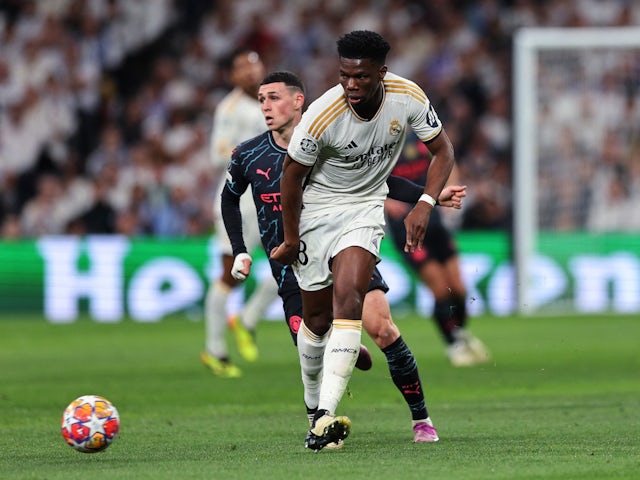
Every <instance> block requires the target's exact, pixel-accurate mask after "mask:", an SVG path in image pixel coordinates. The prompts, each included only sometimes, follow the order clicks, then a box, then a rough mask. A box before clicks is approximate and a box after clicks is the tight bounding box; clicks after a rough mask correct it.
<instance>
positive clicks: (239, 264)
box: [231, 253, 253, 281]
mask: <svg viewBox="0 0 640 480" xmlns="http://www.w3.org/2000/svg"><path fill="white" fill-rule="evenodd" d="M252 263H253V259H252V258H251V255H249V254H248V253H239V254H238V255H236V258H234V259H233V267H231V276H232V277H233V278H235V279H236V280H240V281H244V280H246V279H247V277H248V276H249V273H250V272H251V264H252Z"/></svg>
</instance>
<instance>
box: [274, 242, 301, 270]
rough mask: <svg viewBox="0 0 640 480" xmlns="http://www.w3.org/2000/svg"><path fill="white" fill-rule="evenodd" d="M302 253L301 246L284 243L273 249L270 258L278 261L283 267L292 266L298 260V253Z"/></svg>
mask: <svg viewBox="0 0 640 480" xmlns="http://www.w3.org/2000/svg"><path fill="white" fill-rule="evenodd" d="M299 251H300V244H299V243H298V244H295V245H294V244H290V243H286V242H283V243H281V244H280V245H278V246H277V247H274V248H273V249H271V252H270V254H269V258H272V259H274V260H277V261H278V262H280V263H282V264H283V265H291V264H292V263H294V262H295V261H296V260H298V252H299Z"/></svg>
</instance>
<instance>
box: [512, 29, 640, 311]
mask: <svg viewBox="0 0 640 480" xmlns="http://www.w3.org/2000/svg"><path fill="white" fill-rule="evenodd" d="M545 55H546V57H545ZM554 55H556V56H555V57H554ZM625 55H630V56H631V57H630V58H631V59H632V61H631V62H628V61H626V60H627V59H625V58H624V56H625ZM621 58H622V60H620V59H621ZM639 58H640V28H638V27H620V28H523V29H521V30H519V31H518V32H517V33H516V35H515V39H514V49H513V118H514V122H515V126H514V127H515V128H514V143H513V154H514V181H513V200H514V210H513V211H514V217H513V220H514V223H513V225H514V229H513V242H514V243H513V248H514V251H513V253H514V267H515V297H516V298H515V302H516V305H515V309H514V310H516V311H517V312H518V313H520V314H523V315H530V314H532V313H534V312H537V311H538V306H539V305H540V302H539V301H538V299H537V298H536V293H535V291H536V288H537V287H536V285H535V284H534V283H535V282H536V281H538V282H539V281H540V278H539V277H537V278H536V273H535V272H534V271H533V270H534V259H535V257H536V255H537V253H538V238H539V233H540V231H541V230H547V231H548V232H549V231H551V232H553V231H555V232H558V231H560V232H566V231H569V230H570V231H581V232H589V226H588V225H585V224H582V225H580V222H575V221H569V222H564V223H563V221H562V220H558V221H557V222H556V223H555V224H554V223H553V222H547V223H546V224H545V221H544V220H542V223H541V210H544V209H543V208H542V207H541V201H543V200H544V198H543V197H545V196H547V195H551V194H553V193H554V192H551V191H549V190H550V189H549V188H548V187H549V185H550V184H552V179H551V180H549V181H547V180H548V179H549V177H553V175H555V174H556V173H557V174H562V170H561V169H562V168H563V167H562V165H563V163H562V162H563V158H562V157H561V156H560V157H559V158H558V157H556V158H555V159H547V162H548V163H549V164H553V169H556V168H557V170H552V171H551V172H548V174H547V176H546V177H545V178H546V179H547V180H541V177H540V168H541V160H540V159H541V155H542V158H544V152H541V149H544V145H543V146H541V141H544V138H542V140H541V136H542V137H544V133H545V132H544V131H543V130H544V129H548V130H551V131H552V134H553V129H554V128H563V126H562V125H559V124H553V122H549V123H546V122H544V121H541V118H543V116H544V115H545V113H544V112H543V111H541V109H542V108H545V107H547V108H548V107H551V108H556V110H560V111H561V110H562V108H564V106H566V105H571V103H570V101H569V100H570V99H569V100H568V99H566V98H565V99H564V100H565V103H564V104H563V105H559V104H558V103H555V102H560V100H559V99H557V98H556V97H554V95H555V94H556V93H557V92H559V91H562V92H564V91H565V90H567V89H569V90H571V89H574V85H572V84H571V83H570V82H584V84H583V85H582V86H581V87H580V89H582V91H586V90H588V89H589V88H592V86H593V85H592V84H594V83H598V82H599V83H600V84H599V87H598V88H602V82H601V80H602V79H599V80H593V79H590V78H589V77H588V76H589V75H591V74H593V75H594V78H595V76H597V75H598V73H599V72H598V70H599V69H600V70H606V69H607V67H606V66H608V65H610V64H611V63H612V61H613V63H615V62H616V61H619V63H621V65H622V67H624V66H625V65H626V64H627V63H631V64H632V65H633V66H634V67H635V68H637V67H638V65H640V62H639V61H638V59H639ZM616 59H618V60H616ZM625 61H626V63H625ZM545 62H546V63H545ZM586 62H590V63H589V64H587V63H586ZM603 66H605V67H604V68H603ZM560 70H562V75H564V76H565V77H567V78H566V80H567V82H568V83H567V85H559V83H562V81H560V82H557V81H556V80H557V78H559V77H560V75H556V76H555V77H554V72H555V73H557V72H558V71H560ZM574 70H580V73H578V72H575V71H574ZM548 72H550V73H551V74H550V75H547V73H548ZM585 72H586V73H585ZM574 75H575V77H574ZM635 75H636V77H637V76H640V71H636V72H635ZM601 76H602V75H601ZM556 77H557V78H556ZM583 77H585V78H583ZM625 78H630V76H627V77H625ZM563 81H564V80H563ZM636 82H639V80H637V79H636ZM639 84H640V83H636V84H635V88H636V90H638V88H637V87H638V85H639ZM576 90H578V89H577V88H576ZM576 98H578V97H577V96H576ZM598 98H600V97H598ZM635 102H636V106H635V109H636V114H637V113H638V110H639V107H638V105H640V92H636V93H635ZM575 103H576V102H574V104H575ZM586 107H588V105H587V106H586ZM586 107H585V108H586ZM596 108H597V107H596ZM569 110H571V108H569ZM576 111H577V112H578V116H577V117H576V118H575V119H574V122H576V123H577V124H580V123H581V122H583V121H584V122H586V120H585V119H583V118H582V117H580V115H579V114H580V110H579V108H578V107H577V106H576ZM620 114H621V115H622V114H623V112H620ZM561 115H562V111H561ZM607 115H610V112H609V113H607ZM635 118H636V119H637V118H638V117H635ZM565 120H566V121H568V123H570V122H571V119H570V117H568V116H567V117H566V118H565ZM632 128H635V129H636V132H637V130H638V129H640V127H639V126H638V125H636V126H635V127H633V126H632ZM589 131H590V130H589V126H588V125H585V126H584V128H583V133H585V134H586V133H587V132H589ZM595 131H597V130H595ZM555 133H556V135H557V136H562V135H563V133H562V132H560V133H558V132H555ZM585 138H587V140H588V139H589V137H588V136H586V135H585ZM543 161H544V160H543ZM553 162H556V163H553ZM596 167H597V165H596ZM579 168H582V167H579ZM585 168H586V167H585ZM564 169H565V170H568V171H569V172H567V175H569V176H570V175H571V168H570V167H566V166H565V167H564ZM574 173H575V177H574V178H573V180H574V183H575V184H576V185H573V186H571V188H578V187H580V182H581V181H583V179H582V178H581V177H580V175H579V174H578V173H579V172H578V171H576V172H574ZM585 175H586V176H588V175H589V173H586V174H585ZM569 183H570V182H569ZM541 198H542V200H541ZM558 201H559V200H558ZM549 203H553V202H551V201H549ZM576 205H579V203H576ZM547 207H548V208H546V211H553V209H554V208H558V209H560V208H561V205H559V204H556V205H547ZM576 215H577V213H576ZM580 215H582V216H584V212H582V213H580ZM637 235H638V237H639V238H640V231H638V233H637ZM585 244H587V248H588V244H589V242H588V241H586V242H585ZM638 245H639V244H635V245H632V247H631V248H632V249H636V248H638ZM637 253H638V256H640V250H638V252H637ZM606 288H608V289H610V288H611V287H610V286H607V287H606ZM633 288H634V289H636V288H637V286H634V287H633ZM638 293H639V292H638V291H637V290H634V291H633V292H630V293H628V296H631V295H638ZM627 303H629V302H627ZM633 308H635V307H633ZM633 308H630V310H631V311H633Z"/></svg>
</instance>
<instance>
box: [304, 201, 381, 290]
mask: <svg viewBox="0 0 640 480" xmlns="http://www.w3.org/2000/svg"><path fill="white" fill-rule="evenodd" d="M304 213H305V212H304V210H302V216H301V218H300V240H301V244H300V250H301V251H300V253H299V254H298V261H297V262H296V263H295V264H294V272H295V274H296V278H297V279H298V284H299V285H300V288H301V289H302V290H308V291H315V290H320V289H322V288H325V287H328V286H329V285H332V284H333V274H332V273H331V270H330V268H329V266H330V260H331V259H332V258H333V257H335V256H336V255H337V254H338V253H340V252H341V251H342V250H344V249H346V248H348V247H362V248H364V249H365V250H367V251H369V252H371V253H372V254H373V255H374V256H375V257H376V258H377V260H378V261H380V243H381V242H382V239H383V237H384V207H383V206H382V205H379V204H365V205H358V206H357V207H356V208H353V207H352V206H349V207H347V208H344V207H343V206H340V207H336V209H335V210H334V211H332V212H331V214H328V215H326V214H325V215H315V216H313V217H311V216H305V215H304Z"/></svg>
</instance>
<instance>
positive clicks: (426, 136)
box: [288, 72, 442, 215]
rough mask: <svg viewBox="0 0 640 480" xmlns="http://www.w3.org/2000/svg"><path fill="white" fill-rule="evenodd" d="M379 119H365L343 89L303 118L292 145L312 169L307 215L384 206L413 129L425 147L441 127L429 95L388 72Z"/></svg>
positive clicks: (335, 90) (293, 151)
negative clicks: (367, 205)
mask: <svg viewBox="0 0 640 480" xmlns="http://www.w3.org/2000/svg"><path fill="white" fill-rule="evenodd" d="M383 87H384V97H383V100H382V104H381V106H380V109H379V110H378V112H377V113H376V115H375V117H374V118H373V119H371V120H369V121H367V120H366V119H364V118H362V117H360V116H359V115H358V114H357V113H356V112H355V111H354V110H353V108H352V107H351V106H350V105H349V103H348V101H347V98H346V96H345V94H344V89H343V88H342V86H341V85H336V86H335V87H333V88H331V89H330V90H328V91H327V92H326V93H325V94H324V95H322V96H321V97H320V98H318V99H317V100H316V101H315V102H313V103H312V104H311V105H310V106H309V108H308V110H307V111H306V112H305V113H304V115H303V116H302V120H301V122H300V123H299V124H298V126H297V127H296V128H295V130H294V133H293V136H292V138H291V141H290V142H289V149H288V153H289V156H290V157H291V158H292V159H293V160H295V161H296V162H299V163H301V164H303V165H307V166H313V169H312V170H311V174H310V176H309V179H308V183H307V185H306V187H305V190H304V194H303V203H304V208H305V210H303V212H304V213H305V215H308V214H312V213H314V212H318V213H320V212H322V211H323V210H325V209H327V208H332V207H335V206H336V205H342V206H345V207H347V206H357V205H358V204H360V203H362V202H373V203H380V204H382V202H384V199H385V198H386V196H387V193H388V188H387V185H386V180H387V178H388V177H389V175H390V174H391V170H392V169H393V167H394V166H395V164H396V162H397V160H398V157H399V156H400V153H401V151H402V146H403V144H404V140H405V138H406V135H407V129H408V127H411V128H412V129H413V130H414V132H415V133H416V135H417V136H418V137H419V138H420V139H421V140H422V141H425V142H428V141H430V140H433V139H434V138H436V137H437V136H438V135H439V134H440V132H441V131H442V124H441V122H440V119H439V118H438V115H437V114H436V112H435V110H434V109H433V106H432V105H431V103H430V102H429V99H428V98H427V96H426V94H425V93H424V91H423V90H422V89H421V88H420V87H419V86H418V85H416V84H415V83H414V82H412V81H410V80H407V79H405V78H402V77H400V76H398V75H395V74H393V73H390V72H387V74H386V75H385V77H384V80H383Z"/></svg>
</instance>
